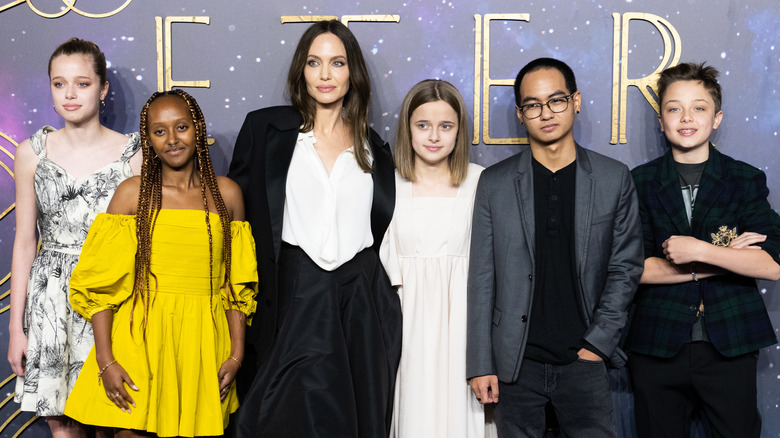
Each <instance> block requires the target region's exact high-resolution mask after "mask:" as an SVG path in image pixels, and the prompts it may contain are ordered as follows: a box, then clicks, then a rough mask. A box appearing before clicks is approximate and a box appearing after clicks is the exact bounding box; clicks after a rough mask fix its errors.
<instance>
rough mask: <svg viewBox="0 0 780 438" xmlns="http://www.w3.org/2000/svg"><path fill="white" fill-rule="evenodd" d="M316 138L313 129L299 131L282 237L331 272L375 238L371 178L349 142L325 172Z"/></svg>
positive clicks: (288, 181)
mask: <svg viewBox="0 0 780 438" xmlns="http://www.w3.org/2000/svg"><path fill="white" fill-rule="evenodd" d="M316 142H317V139H315V138H314V133H312V132H311V131H310V132H301V133H298V140H297V141H296V143H295V150H294V151H293V156H292V161H291V162H290V168H289V170H288V173H287V185H286V197H285V200H284V222H283V224H282V240H283V241H284V242H287V243H289V244H290V245H296V246H299V247H300V248H301V249H302V250H303V251H304V252H305V253H306V254H307V255H308V256H309V258H311V259H312V261H314V263H316V264H317V266H319V267H321V268H322V269H325V270H327V271H333V270H335V269H336V268H338V267H339V266H341V265H343V264H344V263H346V262H348V261H350V260H352V258H353V257H355V255H356V254H357V253H358V252H360V251H362V250H363V249H365V248H368V247H370V246H371V245H372V244H373V243H374V237H373V236H372V234H371V203H372V201H373V198H374V181H373V179H372V178H371V174H370V173H365V172H363V170H362V169H361V168H360V167H359V166H358V164H357V161H356V160H355V156H354V153H353V147H351V148H349V149H347V150H345V151H344V152H342V153H341V154H340V155H339V156H338V158H337V159H336V163H335V164H334V165H333V169H331V172H330V176H328V173H327V172H326V171H325V166H324V165H323V164H322V160H320V157H319V155H317V151H316V150H315V149H314V144H315V143H316ZM363 147H366V148H367V149H368V147H367V145H364V146H363ZM370 153H371V150H370V149H369V154H370ZM369 157H370V155H369ZM370 160H371V161H373V159H372V158H371V157H370Z"/></svg>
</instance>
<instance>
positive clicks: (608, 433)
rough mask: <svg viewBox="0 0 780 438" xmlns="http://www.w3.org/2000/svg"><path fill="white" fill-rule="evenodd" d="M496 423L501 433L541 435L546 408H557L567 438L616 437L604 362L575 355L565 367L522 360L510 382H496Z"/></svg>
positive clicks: (511, 435)
mask: <svg viewBox="0 0 780 438" xmlns="http://www.w3.org/2000/svg"><path fill="white" fill-rule="evenodd" d="M498 392H499V395H498V404H496V410H495V414H496V425H497V426H498V435H499V436H500V437H513V438H514V437H542V436H544V432H545V426H546V425H545V415H544V408H545V405H547V403H548V402H550V404H551V405H552V407H553V409H554V410H555V414H556V416H557V417H558V424H559V425H560V428H561V432H562V433H563V434H564V435H565V436H567V437H576V438H589V437H593V438H608V437H617V432H616V431H615V424H614V422H613V419H612V393H611V391H610V386H609V380H608V378H607V368H606V366H605V365H604V363H603V362H591V361H585V360H581V359H578V360H576V361H574V362H572V363H570V364H568V365H549V364H544V363H541V362H536V361H533V360H527V359H526V360H524V361H523V363H522V365H521V367H520V375H519V377H518V378H517V381H515V382H514V383H504V382H499V383H498Z"/></svg>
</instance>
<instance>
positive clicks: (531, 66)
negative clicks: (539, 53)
mask: <svg viewBox="0 0 780 438" xmlns="http://www.w3.org/2000/svg"><path fill="white" fill-rule="evenodd" d="M545 69H553V70H558V71H559V72H561V74H562V75H563V80H564V81H565V82H566V89H567V91H568V92H569V94H572V93H574V92H575V91H577V80H576V79H574V72H573V71H572V70H571V67H569V66H568V65H566V63H565V62H563V61H559V60H557V59H553V58H536V59H534V60H533V61H531V62H529V63H528V64H526V65H525V67H523V68H522V69H520V72H519V73H517V77H516V78H515V85H514V88H515V104H516V105H517V106H520V105H522V104H523V103H522V100H523V99H522V97H521V96H520V83H521V82H522V81H523V78H524V77H525V75H527V74H528V73H532V72H535V71H537V70H545Z"/></svg>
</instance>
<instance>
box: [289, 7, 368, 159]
mask: <svg viewBox="0 0 780 438" xmlns="http://www.w3.org/2000/svg"><path fill="white" fill-rule="evenodd" d="M326 33H331V34H333V35H335V36H336V37H337V38H338V39H339V40H341V43H342V44H344V49H345V51H346V53H347V67H348V68H349V91H347V94H346V95H345V96H344V107H343V108H344V111H343V112H342V118H343V119H344V121H345V122H346V123H347V125H348V126H350V127H351V129H352V139H353V146H354V153H355V159H356V160H357V162H358V165H359V166H360V168H361V169H363V171H364V172H370V171H371V165H370V164H369V158H368V151H367V150H365V149H364V148H363V145H365V144H366V142H367V141H368V132H369V131H368V103H369V99H370V97H371V80H370V79H369V77H368V70H367V69H366V62H365V60H364V59H363V52H362V51H361V50H360V44H358V42H357V39H356V38H355V35H353V34H352V32H351V31H350V30H349V29H348V28H347V26H344V25H343V24H342V23H341V22H340V21H337V20H328V21H318V22H315V23H314V24H312V25H311V26H309V28H308V29H306V32H304V33H303V35H302V36H301V39H300V41H298V46H297V47H296V48H295V54H294V55H293V59H292V62H291V63H290V71H289V73H288V75H287V94H288V95H289V97H290V102H291V103H292V106H293V107H295V109H297V110H298V112H300V113H301V116H302V117H303V126H302V127H301V132H308V131H311V130H312V129H314V115H315V112H316V106H315V102H314V99H313V98H312V97H311V96H310V95H309V92H308V90H307V88H306V78H304V74H303V72H304V69H305V68H306V59H307V58H308V56H309V48H310V47H311V45H312V43H313V42H314V39H315V38H317V37H318V36H320V35H322V34H326Z"/></svg>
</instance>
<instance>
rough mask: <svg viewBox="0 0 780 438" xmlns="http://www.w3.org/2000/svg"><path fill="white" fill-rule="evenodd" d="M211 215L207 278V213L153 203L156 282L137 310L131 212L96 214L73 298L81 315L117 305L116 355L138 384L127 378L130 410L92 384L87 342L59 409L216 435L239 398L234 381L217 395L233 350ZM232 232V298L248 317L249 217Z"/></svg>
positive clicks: (253, 288) (158, 430) (215, 219)
mask: <svg viewBox="0 0 780 438" xmlns="http://www.w3.org/2000/svg"><path fill="white" fill-rule="evenodd" d="M209 221H210V223H211V230H212V242H213V252H212V253H213V272H212V275H211V278H209V237H208V233H207V231H206V223H205V213H204V212H203V211H202V210H171V209H163V210H161V211H160V214H159V216H158V218H157V223H156V225H155V228H154V233H153V235H152V254H151V272H152V273H153V274H154V275H155V276H156V283H155V279H154V278H150V280H149V281H150V289H151V290H152V297H153V299H152V303H151V306H149V309H148V314H147V315H144V312H145V310H144V305H143V302H142V301H141V300H140V299H139V300H137V301H136V303H135V305H133V298H132V290H133V283H134V279H135V254H136V249H137V239H136V224H135V216H127V215H111V214H105V213H102V214H100V215H98V216H97V218H96V219H95V222H94V223H93V224H92V227H91V228H90V230H89V235H88V236H87V239H86V241H85V243H84V249H83V250H82V253H81V258H80V260H79V263H78V265H77V266H76V269H75V270H74V271H73V276H72V277H71V280H70V287H71V292H70V302H71V304H72V306H73V309H74V310H76V311H77V312H79V313H80V314H81V315H83V316H84V317H85V318H86V319H87V320H91V318H92V315H94V314H95V313H98V312H100V311H103V310H106V309H111V310H113V311H114V320H113V326H112V330H111V343H112V346H113V353H114V357H115V358H116V360H117V362H118V363H119V364H121V365H122V366H123V367H124V368H125V370H126V371H127V373H128V374H129V375H130V378H131V379H132V380H133V381H134V382H135V384H136V386H137V387H138V388H139V390H138V391H133V390H132V389H129V388H128V392H129V393H130V394H131V396H132V397H133V399H134V400H135V404H136V407H135V408H131V413H130V414H126V413H124V412H122V411H121V410H120V409H119V408H118V407H117V406H116V405H114V403H113V402H112V401H111V400H109V399H108V397H107V396H106V393H105V390H104V389H103V387H102V386H101V385H99V384H98V378H97V373H98V371H99V368H98V364H97V361H96V359H95V349H94V348H93V349H92V352H91V353H90V355H89V357H87V360H86V361H85V362H84V367H83V368H82V370H81V374H80V375H79V378H78V380H77V381H76V385H75V386H74V388H73V391H72V392H71V394H70V396H69V397H68V401H67V404H66V406H65V415H67V416H69V417H71V418H74V419H76V420H77V421H79V422H81V423H84V424H91V425H97V426H107V427H118V428H123V429H136V430H142V431H147V432H150V433H154V434H156V435H158V436H161V437H167V436H184V437H192V436H204V435H206V436H209V435H211V436H213V435H222V433H223V431H224V429H225V427H226V426H227V424H228V417H229V415H230V414H231V413H232V412H234V411H235V410H236V409H237V408H238V398H237V396H236V391H235V383H234V384H233V387H231V389H230V393H229V395H228V396H227V397H226V398H225V400H224V401H222V402H220V397H219V380H218V378H217V373H218V371H219V368H220V367H221V366H222V364H223V363H224V362H225V361H226V360H228V357H229V355H230V331H229V328H228V323H227V318H226V316H225V309H226V308H229V306H230V301H229V300H228V295H227V293H228V292H226V290H225V288H222V287H221V285H222V283H223V279H224V273H225V264H224V261H223V257H222V240H223V239H222V226H221V224H220V220H219V216H218V215H216V214H214V213H210V214H209ZM231 236H232V246H231V273H230V275H231V282H232V284H233V290H234V292H235V294H236V295H237V298H238V302H237V304H234V305H233V308H234V309H235V308H238V310H240V311H242V312H243V313H244V314H246V315H247V317H248V319H247V320H248V321H249V320H250V319H249V318H250V317H251V316H252V315H253V314H254V311H255V307H256V303H255V300H254V297H255V295H256V293H257V266H256V260H257V259H256V257H255V242H254V240H253V239H252V233H251V229H250V227H249V224H248V223H247V222H232V223H231ZM209 281H211V284H212V285H213V291H214V294H213V296H211V295H210V290H209ZM155 284H156V286H155ZM155 289H156V292H155ZM131 313H132V323H131ZM145 318H146V321H147V322H146V333H145V334H144V333H143V328H142V326H141V324H142V322H143V321H144V319H145Z"/></svg>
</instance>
